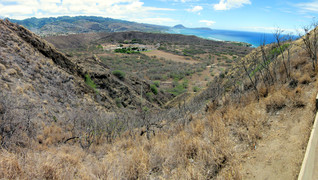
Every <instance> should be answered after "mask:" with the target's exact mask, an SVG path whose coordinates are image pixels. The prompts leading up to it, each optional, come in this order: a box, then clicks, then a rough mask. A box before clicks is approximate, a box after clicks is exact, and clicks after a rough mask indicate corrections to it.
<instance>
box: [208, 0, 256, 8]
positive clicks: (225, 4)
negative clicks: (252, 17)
mask: <svg viewBox="0 0 318 180" xmlns="http://www.w3.org/2000/svg"><path fill="white" fill-rule="evenodd" d="M244 4H252V3H251V1H250V0H220V2H219V3H218V4H214V5H213V8H214V9H215V10H230V9H234V8H240V7H242V6H243V5H244Z"/></svg>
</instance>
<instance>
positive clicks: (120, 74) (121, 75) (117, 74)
mask: <svg viewBox="0 0 318 180" xmlns="http://www.w3.org/2000/svg"><path fill="white" fill-rule="evenodd" d="M113 75H115V76H116V77H118V78H119V79H124V78H125V73H124V72H122V71H121V70H115V71H113Z"/></svg>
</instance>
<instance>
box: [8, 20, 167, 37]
mask: <svg viewBox="0 0 318 180" xmlns="http://www.w3.org/2000/svg"><path fill="white" fill-rule="evenodd" d="M9 20H10V21H12V22H14V23H18V24H19V25H22V26H24V27H26V28H28V29H30V30H31V31H32V32H35V33H36V34H38V35H54V34H78V33H88V32H122V31H143V32H162V31H165V30H167V29H168V27H165V26H158V25H150V24H142V23H135V22H130V21H123V20H118V19H112V18H103V17H96V16H76V17H69V16H62V17H57V18H53V17H50V18H28V19H24V20H14V19H9Z"/></svg>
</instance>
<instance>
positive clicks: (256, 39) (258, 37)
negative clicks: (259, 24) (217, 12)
mask: <svg viewBox="0 0 318 180" xmlns="http://www.w3.org/2000/svg"><path fill="white" fill-rule="evenodd" d="M167 33H171V34H184V35H195V36H198V37H201V38H205V39H211V40H216V41H235V42H244V43H248V44H251V45H252V46H253V47H258V46H260V45H261V44H263V41H264V39H265V44H270V43H272V42H275V38H274V35H273V34H270V33H258V32H246V31H231V30H216V29H203V28H184V29H178V28H171V29H170V30H169V31H167Z"/></svg>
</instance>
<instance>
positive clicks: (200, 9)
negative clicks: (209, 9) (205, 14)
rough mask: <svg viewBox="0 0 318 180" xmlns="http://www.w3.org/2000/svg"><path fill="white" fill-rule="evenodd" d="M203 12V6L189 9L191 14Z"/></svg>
mask: <svg viewBox="0 0 318 180" xmlns="http://www.w3.org/2000/svg"><path fill="white" fill-rule="evenodd" d="M202 10H203V7H202V6H194V7H193V8H192V9H187V11H189V12H194V13H196V12H200V11H202Z"/></svg>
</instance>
